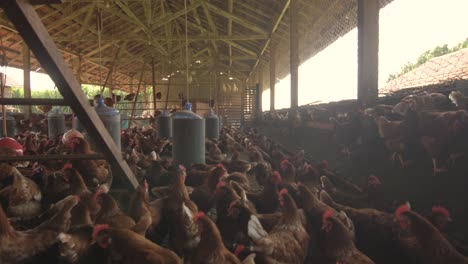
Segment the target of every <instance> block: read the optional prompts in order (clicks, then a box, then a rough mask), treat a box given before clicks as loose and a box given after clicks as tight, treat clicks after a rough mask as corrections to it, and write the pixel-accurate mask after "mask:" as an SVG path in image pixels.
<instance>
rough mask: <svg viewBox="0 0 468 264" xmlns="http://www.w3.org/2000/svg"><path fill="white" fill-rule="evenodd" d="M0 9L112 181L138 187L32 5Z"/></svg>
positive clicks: (15, 0)
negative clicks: (95, 148) (108, 166)
mask: <svg viewBox="0 0 468 264" xmlns="http://www.w3.org/2000/svg"><path fill="white" fill-rule="evenodd" d="M3 9H4V11H5V14H6V15H7V16H8V18H9V19H10V20H11V21H12V22H13V23H14V25H15V26H16V29H17V30H18V32H19V33H20V34H21V36H22V37H23V39H24V41H25V42H26V43H28V45H29V48H30V49H31V51H32V52H33V53H34V54H35V56H36V58H37V59H38V61H39V62H40V63H41V65H42V67H43V68H44V69H45V70H46V72H47V73H48V74H49V76H50V77H51V78H52V80H53V81H54V82H55V84H56V85H57V88H58V89H59V91H60V93H61V94H62V96H63V97H64V99H65V100H66V101H67V103H69V105H70V106H71V108H72V110H73V111H74V112H75V114H76V115H77V116H78V118H79V119H80V121H81V123H82V124H83V126H84V128H85V129H86V131H87V132H88V133H89V135H90V136H91V137H92V138H94V139H95V141H96V143H97V146H99V147H100V149H101V151H102V152H103V153H104V155H105V156H106V159H107V160H108V162H109V163H110V164H111V165H112V167H113V173H115V176H116V177H115V179H116V180H119V179H120V180H124V183H126V185H127V187H131V188H136V187H137V186H138V185H139V184H138V181H137V180H136V178H135V175H134V174H133V172H132V171H131V170H130V167H129V166H128V164H127V163H126V162H125V161H124V160H123V158H122V153H121V150H120V149H118V148H117V146H116V144H115V143H114V141H113V140H112V138H111V136H110V135H109V133H108V132H107V129H106V128H105V127H104V124H103V123H102V121H101V119H100V118H99V116H98V115H97V113H96V111H95V110H94V109H93V108H91V107H89V101H88V98H86V96H85V94H84V93H83V91H82V90H81V87H80V85H79V83H78V82H77V80H76V79H75V77H74V76H73V73H72V72H71V71H70V69H69V68H68V67H67V65H66V63H65V61H64V60H63V57H62V56H61V55H60V53H59V51H58V49H57V47H56V45H55V43H54V42H53V41H52V38H51V37H50V35H49V33H48V32H47V29H46V28H45V27H44V24H42V21H41V19H40V18H39V16H38V15H37V13H36V11H35V10H34V8H33V6H32V5H31V4H30V3H29V1H28V0H7V2H6V3H5V5H4V6H3Z"/></svg>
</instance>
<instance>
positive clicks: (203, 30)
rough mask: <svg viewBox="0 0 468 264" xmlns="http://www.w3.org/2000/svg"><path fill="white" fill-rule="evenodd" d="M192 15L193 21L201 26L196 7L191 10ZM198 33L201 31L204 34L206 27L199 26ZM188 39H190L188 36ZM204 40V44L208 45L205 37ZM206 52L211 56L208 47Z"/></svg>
mask: <svg viewBox="0 0 468 264" xmlns="http://www.w3.org/2000/svg"><path fill="white" fill-rule="evenodd" d="M193 17H194V18H195V22H197V24H198V25H199V26H201V25H202V23H201V20H200V16H199V15H198V11H197V8H195V9H194V10H193ZM200 33H201V34H206V29H205V28H203V27H201V28H200ZM189 40H190V38H189ZM204 42H205V45H207V46H208V40H206V39H205V40H204ZM208 54H209V55H210V56H212V54H211V49H208Z"/></svg>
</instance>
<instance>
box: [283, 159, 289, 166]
mask: <svg viewBox="0 0 468 264" xmlns="http://www.w3.org/2000/svg"><path fill="white" fill-rule="evenodd" d="M288 162H289V160H287V159H284V160H283V161H281V167H283V166H286V164H287V163H288Z"/></svg>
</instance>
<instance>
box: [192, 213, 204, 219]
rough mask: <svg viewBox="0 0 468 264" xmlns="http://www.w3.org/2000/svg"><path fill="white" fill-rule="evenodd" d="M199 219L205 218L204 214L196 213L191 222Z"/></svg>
mask: <svg viewBox="0 0 468 264" xmlns="http://www.w3.org/2000/svg"><path fill="white" fill-rule="evenodd" d="M200 217H205V213H204V212H202V211H200V212H198V213H197V214H196V215H195V216H194V217H193V221H198V219H200Z"/></svg>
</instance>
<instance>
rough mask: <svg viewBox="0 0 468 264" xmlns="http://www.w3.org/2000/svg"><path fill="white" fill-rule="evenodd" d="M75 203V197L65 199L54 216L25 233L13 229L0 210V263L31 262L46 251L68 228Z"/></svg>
mask: <svg viewBox="0 0 468 264" xmlns="http://www.w3.org/2000/svg"><path fill="white" fill-rule="evenodd" d="M77 203H78V199H77V198H76V196H69V197H67V198H65V201H64V203H63V204H62V205H63V207H62V208H61V210H60V211H59V212H58V213H57V214H56V215H55V216H53V217H52V218H51V219H49V220H47V221H45V222H43V223H42V224H40V225H39V226H37V227H35V228H34V229H30V230H27V231H16V230H15V229H13V227H12V226H11V225H10V223H9V222H8V218H7V217H6V215H5V212H4V211H3V209H2V208H0V263H5V264H8V263H23V262H27V261H30V262H31V261H33V260H34V258H35V257H37V256H38V255H40V254H42V253H44V252H45V251H47V250H48V249H49V248H50V247H51V246H53V245H54V244H55V243H56V242H57V241H58V240H57V236H58V234H59V233H60V232H66V231H67V230H68V228H69V227H70V218H71V213H70V211H71V210H72V208H73V207H74V206H75V205H76V204H77ZM18 245H21V246H20V247H18Z"/></svg>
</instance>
